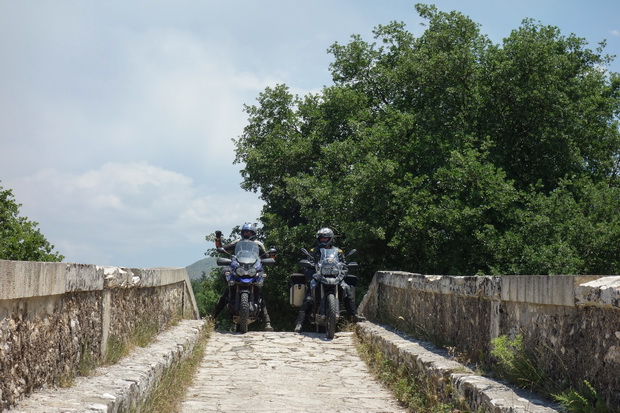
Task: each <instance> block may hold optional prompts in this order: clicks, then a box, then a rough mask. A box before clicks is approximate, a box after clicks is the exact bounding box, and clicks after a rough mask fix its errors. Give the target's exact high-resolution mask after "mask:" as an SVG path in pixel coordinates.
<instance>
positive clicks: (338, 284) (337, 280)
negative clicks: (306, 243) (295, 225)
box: [299, 248, 358, 338]
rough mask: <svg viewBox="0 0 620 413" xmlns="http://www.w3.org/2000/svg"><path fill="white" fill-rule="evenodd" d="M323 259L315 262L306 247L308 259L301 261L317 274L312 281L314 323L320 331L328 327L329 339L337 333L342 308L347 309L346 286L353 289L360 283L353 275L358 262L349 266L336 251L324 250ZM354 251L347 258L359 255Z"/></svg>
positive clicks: (312, 318) (311, 320) (302, 264)
mask: <svg viewBox="0 0 620 413" xmlns="http://www.w3.org/2000/svg"><path fill="white" fill-rule="evenodd" d="M320 251H321V256H320V258H319V260H318V261H316V262H314V258H313V256H312V255H311V254H310V253H309V252H308V251H307V250H306V249H305V248H302V249H301V252H302V253H304V254H305V255H306V256H307V257H308V259H304V260H301V261H299V265H300V266H301V267H303V268H312V269H313V270H314V274H313V275H312V279H311V280H310V285H309V287H310V294H312V297H313V298H314V300H313V301H314V306H313V308H312V310H311V313H310V315H309V316H310V317H309V318H310V322H311V323H312V324H315V325H316V329H317V330H316V331H317V332H319V329H320V328H321V327H324V328H325V334H326V336H327V338H334V335H335V334H336V324H337V323H338V321H339V320H340V318H341V316H340V309H341V307H342V306H343V303H342V300H343V298H344V289H343V288H344V287H345V286H344V285H343V284H344V283H346V284H347V285H349V286H350V287H351V288H352V289H354V288H355V286H356V284H357V277H356V276H354V275H350V274H349V273H348V272H349V270H350V269H353V268H357V267H358V265H357V263H356V262H349V263H346V262H345V261H344V260H341V259H340V257H339V254H338V250H337V249H336V248H321V250H320ZM356 252H357V250H355V249H353V250H351V251H350V252H349V253H348V254H347V257H349V256H351V255H353V254H355V253H356Z"/></svg>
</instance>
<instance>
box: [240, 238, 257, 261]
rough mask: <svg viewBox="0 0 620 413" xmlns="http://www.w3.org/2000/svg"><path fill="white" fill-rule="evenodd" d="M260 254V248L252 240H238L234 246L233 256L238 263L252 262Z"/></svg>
mask: <svg viewBox="0 0 620 413" xmlns="http://www.w3.org/2000/svg"><path fill="white" fill-rule="evenodd" d="M259 255H260V249H259V248H258V245H256V244H255V243H254V242H252V241H245V240H244V241H239V242H238V243H237V245H236V246H235V257H236V258H237V261H239V264H254V263H255V262H256V261H257V260H258V258H259Z"/></svg>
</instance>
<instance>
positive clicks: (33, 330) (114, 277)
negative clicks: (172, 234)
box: [0, 260, 198, 411]
mask: <svg viewBox="0 0 620 413" xmlns="http://www.w3.org/2000/svg"><path fill="white" fill-rule="evenodd" d="M180 318H186V319H197V318H198V309H197V307H196V303H195V300H194V296H193V292H192V290H191V285H190V283H189V279H188V276H187V272H186V270H185V269H184V268H176V269H174V268H172V269H171V268H153V269H128V268H120V267H100V266H94V265H83V264H67V263H42V262H22V261H5V260H0V411H1V410H3V409H6V408H8V407H10V406H12V405H14V404H15V403H16V402H17V401H18V400H20V399H21V398H23V397H24V396H27V395H29V394H31V393H32V392H33V391H35V390H37V389H39V388H41V387H43V386H62V385H66V384H68V383H70V382H71V380H72V379H73V377H74V376H75V375H76V373H79V372H80V371H82V370H84V369H85V366H87V365H92V364H93V363H94V364H97V363H100V362H102V361H103V360H105V357H106V352H107V349H108V343H109V341H110V340H111V339H112V338H114V339H116V340H118V341H124V340H126V339H127V338H128V337H129V336H130V335H131V334H132V333H133V332H134V331H135V330H136V328H138V327H139V326H141V325H144V324H145V323H148V324H149V328H157V329H158V330H161V329H162V328H163V327H165V326H166V325H167V324H168V323H169V322H170V321H172V320H175V319H180Z"/></svg>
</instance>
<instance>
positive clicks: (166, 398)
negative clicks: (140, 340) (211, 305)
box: [140, 324, 213, 412]
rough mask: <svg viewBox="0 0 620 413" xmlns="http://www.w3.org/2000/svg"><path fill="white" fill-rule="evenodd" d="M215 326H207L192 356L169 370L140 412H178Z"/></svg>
mask: <svg viewBox="0 0 620 413" xmlns="http://www.w3.org/2000/svg"><path fill="white" fill-rule="evenodd" d="M211 331H213V325H212V324H209V325H207V326H205V327H204V328H203V330H202V332H201V336H200V338H199V340H198V342H197V343H196V346H195V347H194V349H193V350H192V353H191V354H190V356H189V357H188V358H187V359H186V360H184V361H182V362H180V363H177V364H176V365H175V366H173V367H171V368H169V369H168V370H167V371H166V372H164V375H163V376H162V379H161V381H160V382H159V384H158V385H157V387H156V388H155V390H154V391H153V392H151V394H150V396H149V398H148V399H147V400H146V402H145V404H144V405H143V406H142V407H141V409H140V411H144V412H177V411H179V407H180V405H181V402H182V401H183V399H184V397H185V394H186V392H187V389H188V388H189V386H190V385H191V384H192V381H193V379H194V376H195V374H196V371H197V370H198V367H199V366H200V362H201V360H202V358H203V356H204V351H205V347H206V344H207V341H208V338H209V336H210V334H211Z"/></svg>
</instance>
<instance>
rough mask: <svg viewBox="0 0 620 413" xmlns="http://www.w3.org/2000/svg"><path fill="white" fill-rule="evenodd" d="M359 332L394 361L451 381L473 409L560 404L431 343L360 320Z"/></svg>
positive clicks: (502, 410)
mask: <svg viewBox="0 0 620 413" xmlns="http://www.w3.org/2000/svg"><path fill="white" fill-rule="evenodd" d="M356 333H357V335H358V337H360V339H361V340H362V341H366V342H368V343H369V344H371V345H372V346H376V347H378V348H379V349H380V350H381V352H382V353H383V354H384V355H386V356H387V357H388V358H390V359H391V360H392V361H393V362H394V363H396V364H398V365H400V364H405V365H406V366H407V367H408V369H409V371H415V372H417V373H420V374H422V375H424V376H426V377H428V378H429V379H431V380H432V381H433V382H435V383H444V384H446V383H449V384H450V386H451V387H452V389H453V390H454V391H455V392H457V394H458V396H459V397H461V398H463V399H464V400H465V402H466V403H467V404H468V406H469V408H470V409H472V411H483V412H493V413H517V412H518V413H520V412H530V413H551V412H559V411H561V410H559V406H556V405H554V404H552V403H549V402H545V401H542V400H539V399H537V398H535V396H532V395H530V394H526V392H521V391H519V392H518V393H517V391H515V390H513V389H512V388H510V387H509V386H507V385H505V384H502V383H500V382H497V381H494V380H492V379H489V378H486V377H482V376H479V375H476V374H475V373H474V372H473V371H472V370H471V369H470V368H468V367H467V366H465V365H463V364H461V363H458V362H457V361H455V360H451V359H450V358H449V357H448V355H447V353H446V352H444V351H442V350H439V349H435V348H434V347H433V346H432V345H431V344H429V343H424V342H420V341H416V340H412V339H409V338H406V337H404V336H403V335H400V334H398V333H396V332H395V331H393V330H390V329H388V328H386V327H383V326H380V325H377V324H373V323H371V322H363V323H358V324H357V325H356Z"/></svg>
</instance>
